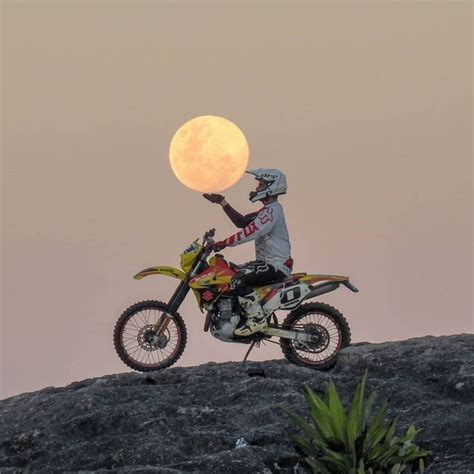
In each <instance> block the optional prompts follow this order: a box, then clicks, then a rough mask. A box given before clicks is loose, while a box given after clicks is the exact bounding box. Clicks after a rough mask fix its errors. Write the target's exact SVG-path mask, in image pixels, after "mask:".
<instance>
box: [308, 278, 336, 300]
mask: <svg viewBox="0 0 474 474" xmlns="http://www.w3.org/2000/svg"><path fill="white" fill-rule="evenodd" d="M338 288H339V283H336V282H334V281H329V282H326V283H321V284H320V285H316V286H312V285H310V289H311V291H310V292H309V293H308V295H307V296H306V298H305V300H308V299H310V298H314V297H315V296H319V295H323V294H324V293H329V292H330V291H334V290H337V289H338Z"/></svg>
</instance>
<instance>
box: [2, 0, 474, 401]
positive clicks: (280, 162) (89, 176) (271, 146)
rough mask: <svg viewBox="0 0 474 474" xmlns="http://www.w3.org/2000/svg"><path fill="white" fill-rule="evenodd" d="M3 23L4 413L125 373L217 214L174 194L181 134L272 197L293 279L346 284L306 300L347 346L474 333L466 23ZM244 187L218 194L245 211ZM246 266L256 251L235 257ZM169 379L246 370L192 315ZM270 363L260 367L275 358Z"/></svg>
mask: <svg viewBox="0 0 474 474" xmlns="http://www.w3.org/2000/svg"><path fill="white" fill-rule="evenodd" d="M1 6H2V120H3V121H2V135H3V136H2V265H1V268H2V311H1V318H2V324H1V331H2V332H1V356H2V357H1V363H2V365H1V388H0V398H5V397H8V396H11V395H15V394H18V393H21V392H27V391H34V390H38V389H40V388H43V387H46V386H52V385H55V386H62V385H66V384H68V383H70V382H73V381H75V380H81V379H84V378H88V377H98V376H102V375H105V374H112V373H118V372H128V371H129V369H128V367H126V366H125V365H124V364H123V363H122V362H121V361H120V360H119V358H118V357H117V355H116V354H115V351H114V348H113V343H112V333H113V328H114V324H115V321H116V320H117V318H118V317H119V316H120V314H121V313H122V312H123V311H124V310H125V309H126V308H127V307H129V306H131V305H132V304H134V303H135V302H137V301H141V300H146V299H158V300H162V301H166V300H167V299H168V298H169V297H170V296H171V294H172V292H173V290H174V288H175V286H176V284H177V280H172V279H167V278H166V277H158V276H156V277H148V278H146V279H144V280H141V281H136V280H133V278H132V276H133V275H134V274H135V273H136V272H138V271H139V270H141V269H143V268H146V267H148V266H151V265H172V266H177V265H178V263H179V258H178V256H179V253H180V252H181V251H182V249H184V248H185V247H186V246H187V245H188V244H189V243H190V242H191V241H193V240H194V239H196V238H197V237H200V236H202V234H203V233H204V232H205V231H206V230H207V229H209V228H211V227H216V229H217V234H216V236H217V237H218V238H223V237H227V236H228V235H230V234H231V233H232V232H233V231H234V227H233V225H232V223H231V222H230V221H229V220H228V219H227V217H226V216H225V214H224V212H223V211H222V209H221V208H220V207H219V206H215V205H213V204H210V203H209V202H207V201H205V200H204V199H203V198H202V197H201V196H200V194H199V193H197V192H194V191H191V190H189V189H187V188H185V187H184V186H183V185H182V184H181V183H180V182H179V181H178V180H177V179H176V178H175V177H174V175H173V173H172V170H171V168H170V165H169V161H168V147H169V144H170V140H171V138H172V136H173V134H174V133H175V131H176V130H177V129H178V128H179V127H180V126H181V125H182V124H183V123H184V122H186V121H187V120H190V119H191V118H193V117H196V116H200V115H218V116H222V117H225V118H227V119H229V120H231V121H232V122H234V123H235V124H237V125H238V126H239V127H240V128H241V130H242V132H243V133H244V134H245V136H246V137H247V140H248V143H249V148H250V161H249V167H250V168H258V167H277V168H280V169H282V170H283V171H284V172H285V173H286V175H287V177H288V183H289V185H288V194H287V195H286V196H283V197H281V198H280V202H281V203H282V205H283V206H284V209H285V213H286V220H287V225H288V229H289V232H290V238H291V242H292V249H293V252H292V253H293V258H294V260H295V268H294V271H295V272H300V271H306V272H310V273H332V274H341V275H349V276H350V277H351V281H353V283H354V284H355V285H356V286H357V287H359V289H360V292H359V293H357V294H354V293H352V292H350V291H349V290H347V289H346V288H341V289H339V290H337V291H336V292H334V293H330V294H327V295H323V296H321V297H319V298H318V300H320V301H325V302H327V303H329V304H331V305H334V306H336V307H337V308H338V309H339V310H340V311H341V312H343V313H344V315H345V316H346V318H347V319H348V321H349V324H350V326H351V330H352V340H353V341H354V342H356V341H371V342H382V341H393V340H401V339H406V338H411V337H418V336H424V335H428V334H430V335H444V334H457V333H463V332H472V330H473V315H472V266H473V260H472V255H473V247H472V177H473V175H472V3H471V2H468V1H466V2H447V1H446V2H434V1H431V2H403V1H400V2H380V1H377V2H362V1H347V2H342V1H340V2H323V1H307V2H302V1H299V2H298V1H291V2H290V1H287V2H278V1H275V2H266V1H263V0H261V1H246V2H237V1H235V2H231V1H228V2H217V1H214V2H210V1H207V2H204V1H195V2H191V1H189V2H184V1H174V2H171V1H161V0H157V1H133V2H130V1H122V2H120V1H105V0H103V1H92V0H91V1H67V2H66V1H64V2H60V1H56V2H47V1H22V2H17V1H8V0H4V1H3V2H2V3H1ZM254 186H255V181H254V180H253V178H252V177H250V176H247V175H246V176H245V177H243V178H242V179H241V180H240V181H239V182H238V183H237V184H236V185H235V186H233V187H232V188H231V189H229V190H227V191H226V192H225V194H226V197H227V198H228V200H229V202H230V203H231V204H233V205H234V206H235V207H236V208H237V209H238V210H240V211H241V212H250V211H253V210H256V209H257V205H256V204H252V203H250V202H249V201H248V193H249V191H250V190H252V189H254ZM224 253H225V254H226V255H227V256H228V257H229V259H230V260H231V261H234V262H244V261H248V260H252V259H253V257H254V245H253V243H250V244H247V245H243V246H241V247H237V248H231V249H228V250H225V251H224ZM180 313H181V314H182V316H183V317H184V319H185V321H186V324H187V327H188V333H189V335H188V346H187V348H186V350H185V353H184V355H183V356H182V358H181V359H180V360H179V362H178V364H177V365H182V366H191V365H197V364H201V363H205V362H207V361H228V360H233V361H238V360H242V359H243V357H244V355H245V352H246V350H247V346H245V345H238V344H228V343H224V342H221V341H219V340H216V339H213V338H212V336H211V335H210V334H209V333H204V332H203V331H202V328H203V324H204V316H203V315H202V314H201V313H200V312H199V310H198V309H197V307H196V306H195V301H194V299H193V296H192V294H190V295H189V296H188V298H187V300H186V301H185V303H184V304H183V306H182V307H181V309H180ZM281 357H282V354H281V352H280V349H279V347H278V346H276V345H273V344H267V345H265V346H262V347H261V348H260V349H255V350H254V351H253V352H252V354H251V359H253V360H264V359H274V358H281Z"/></svg>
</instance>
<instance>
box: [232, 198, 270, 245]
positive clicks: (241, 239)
mask: <svg viewBox="0 0 474 474" xmlns="http://www.w3.org/2000/svg"><path fill="white" fill-rule="evenodd" d="M273 214H274V212H273V209H272V208H271V207H264V208H263V209H262V210H261V211H259V213H258V214H257V217H256V218H255V219H254V220H253V221H252V222H250V224H248V225H247V226H245V227H244V228H243V229H242V230H241V231H239V232H236V233H235V234H232V235H231V236H230V237H227V239H224V242H225V244H226V247H235V246H236V245H240V244H243V243H245V242H250V241H252V240H255V239H258V238H259V237H262V236H264V235H266V234H268V233H269V232H271V230H272V229H273V226H274V225H275V218H274V215H273Z"/></svg>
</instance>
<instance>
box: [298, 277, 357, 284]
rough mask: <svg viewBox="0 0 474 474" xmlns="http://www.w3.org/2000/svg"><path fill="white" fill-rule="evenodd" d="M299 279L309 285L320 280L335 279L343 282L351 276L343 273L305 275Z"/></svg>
mask: <svg viewBox="0 0 474 474" xmlns="http://www.w3.org/2000/svg"><path fill="white" fill-rule="evenodd" d="M298 280H299V281H300V282H302V283H306V284H307V285H312V284H313V283H318V282H320V281H335V282H343V281H346V280H349V277H347V276H342V275H305V276H303V277H301V278H298Z"/></svg>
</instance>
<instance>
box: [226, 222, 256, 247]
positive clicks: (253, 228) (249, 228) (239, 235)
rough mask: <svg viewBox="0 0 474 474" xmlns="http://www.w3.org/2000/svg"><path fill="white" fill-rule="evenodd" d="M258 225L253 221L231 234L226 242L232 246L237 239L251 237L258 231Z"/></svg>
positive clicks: (238, 240)
mask: <svg viewBox="0 0 474 474" xmlns="http://www.w3.org/2000/svg"><path fill="white" fill-rule="evenodd" d="M257 230H258V227H257V224H255V222H251V223H250V224H249V225H248V226H247V227H244V228H243V230H241V231H239V232H237V233H236V234H233V235H231V236H230V237H229V238H227V239H226V244H227V245H228V246H231V245H233V244H235V241H236V239H237V242H240V241H241V240H242V239H243V238H245V237H249V236H250V235H252V234H253V233H254V232H257Z"/></svg>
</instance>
